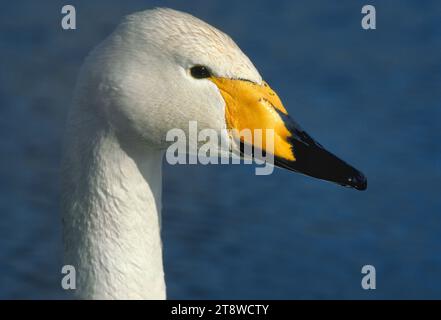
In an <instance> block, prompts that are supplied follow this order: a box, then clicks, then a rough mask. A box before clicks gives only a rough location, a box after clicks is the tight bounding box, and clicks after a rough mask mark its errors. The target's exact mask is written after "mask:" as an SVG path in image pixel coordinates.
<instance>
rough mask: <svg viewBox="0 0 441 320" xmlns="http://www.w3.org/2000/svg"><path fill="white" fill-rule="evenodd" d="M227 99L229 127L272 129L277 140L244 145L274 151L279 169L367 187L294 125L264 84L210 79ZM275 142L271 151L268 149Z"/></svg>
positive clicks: (249, 141)
mask: <svg viewBox="0 0 441 320" xmlns="http://www.w3.org/2000/svg"><path fill="white" fill-rule="evenodd" d="M210 80H211V81H212V82H214V83H215V84H216V86H217V87H218V88H219V90H220V92H221V94H222V96H223V98H224V100H225V104H226V106H225V118H226V119H225V120H226V124H227V128H228V129H230V130H233V131H234V132H241V131H242V130H244V129H247V130H251V131H255V130H256V129H260V130H261V132H264V131H266V130H267V129H272V130H273V132H274V139H273V140H274V141H272V142H271V141H265V140H268V139H265V137H266V135H265V134H263V135H262V139H259V141H257V140H256V139H255V138H254V141H253V137H254V135H251V136H248V137H247V136H246V135H244V136H242V135H241V136H240V143H241V144H248V145H253V146H254V147H256V148H260V149H262V150H265V151H266V150H272V152H273V154H274V164H275V165H276V166H279V167H282V168H285V169H288V170H292V171H296V172H300V173H303V174H306V175H309V176H311V177H315V178H318V179H323V180H328V181H332V182H335V183H338V184H340V185H343V186H348V187H352V188H355V189H358V190H365V189H366V188H367V180H366V177H365V176H364V175H363V173H361V172H360V171H358V170H357V169H355V168H354V167H352V166H351V165H349V164H347V163H346V162H344V161H343V160H341V159H339V158H338V157H336V156H335V155H333V154H332V153H330V152H329V151H327V150H326V149H325V148H323V146H321V145H320V144H319V143H318V142H316V141H315V140H314V139H313V138H311V136H310V135H309V134H307V133H306V132H305V131H304V130H303V129H302V128H301V127H300V126H299V125H298V124H297V123H296V122H294V121H293V120H292V119H291V118H290V117H289V116H288V113H287V111H286V109H285V108H284V106H283V104H282V102H281V101H280V99H279V97H278V96H277V94H276V93H275V92H274V91H273V90H272V89H271V88H270V87H269V85H268V84H267V83H265V82H263V83H262V84H261V85H259V84H256V83H253V82H251V81H246V80H237V79H227V78H214V77H212V78H210ZM269 143H271V144H272V145H271V148H268V146H269Z"/></svg>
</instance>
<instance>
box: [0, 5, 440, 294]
mask: <svg viewBox="0 0 441 320" xmlns="http://www.w3.org/2000/svg"><path fill="white" fill-rule="evenodd" d="M65 4H72V5H74V6H75V8H76V13H77V30H73V31H72V30H68V31H65V30H62V29H61V27H60V21H61V18H62V15H61V12H60V11H61V8H62V6H63V5H65ZM365 4H373V5H375V7H376V10H377V30H374V31H365V30H363V29H362V28H361V26H360V21H361V18H362V15H361V7H362V6H363V5H365ZM155 6H165V7H171V8H174V9H178V10H183V11H186V12H189V13H191V14H194V15H195V16H197V17H199V18H201V19H203V20H205V21H207V22H208V23H210V24H212V25H214V26H216V27H218V28H219V29H221V30H223V31H224V32H226V33H228V34H229V35H230V36H231V37H232V38H233V39H234V40H235V41H236V42H237V43H238V45H239V46H240V47H241V48H242V50H243V51H244V52H245V53H246V54H247V55H248V56H249V57H250V59H251V60H252V61H253V62H254V64H255V65H256V67H257V68H258V69H259V71H260V73H261V74H262V75H263V77H264V78H265V79H266V80H267V81H268V82H269V83H270V84H271V86H272V87H273V88H274V89H275V90H276V91H277V92H278V93H279V95H280V97H282V100H283V101H284V104H285V106H286V108H287V109H288V111H289V113H290V114H291V115H292V116H293V117H294V118H295V119H296V120H297V121H298V122H299V123H301V124H302V125H303V127H304V128H305V129H307V131H308V132H309V133H310V134H312V135H313V136H314V137H315V138H317V140H318V141H320V142H321V143H322V144H323V145H324V146H326V147H327V148H328V149H329V150H333V151H334V152H335V153H336V154H337V155H340V156H341V157H342V158H344V159H345V160H347V161H348V162H349V163H351V164H353V165H354V166H355V167H357V168H359V169H361V170H362V171H364V173H365V174H366V175H367V177H368V180H369V187H368V190H367V191H366V192H357V191H354V190H349V189H346V188H341V187H339V186H336V185H333V184H330V183H326V182H323V181H318V180H314V179H312V178H308V177H305V176H302V175H296V174H292V173H290V172H288V171H284V170H281V169H276V170H275V171H274V173H273V174H272V175H270V176H255V175H254V167H252V166H244V165H240V166H239V165H231V166H215V165H213V166H202V165H198V166H196V165H193V166H191V165H188V166H170V165H165V170H164V173H165V176H164V188H165V190H164V194H163V201H164V208H163V221H164V222H163V239H164V248H165V250H164V255H165V269H166V281H167V290H168V297H169V298H172V299H173V298H181V299H193V298H200V299H216V298H229V299H236V298H244V299H245V298H246V299H310V298H318V299H351V298H354V299H382V298H406V299H411V298H412V299H413V298H416V299H419V298H438V299H439V298H441V197H440V191H441V148H440V120H441V108H440V107H441V106H440V103H441V93H440V91H441V90H440V89H441V55H440V53H441V37H440V34H441V20H440V17H441V3H440V2H439V1H437V0H432V1H430V0H427V1H417V0H414V1H388V0H382V1H372V0H371V1H369V2H365V1H354V0H345V1H338V2H334V1H327V0H308V1H259V2H258V1H235V0H219V1H204V0H194V1H148V0H142V1H141V0H140V1H112V2H110V1H71V0H70V1H44V2H43V1H38V2H37V1H15V2H9V3H7V2H3V3H2V4H1V5H0V149H1V156H0V176H1V180H0V237H1V240H0V298H3V299H4V298H8V299H17V298H25V299H43V298H57V299H64V298H69V295H68V294H66V292H64V291H63V290H62V289H61V286H60V281H61V273H60V270H61V266H62V259H61V248H62V246H61V221H60V220H61V219H60V214H59V184H58V183H59V182H58V181H59V167H60V157H61V144H62V142H61V140H62V135H63V130H64V125H65V119H66V112H67V109H68V107H69V103H70V100H71V98H72V90H73V87H74V85H75V81H76V76H77V72H78V70H79V68H80V66H81V64H82V61H83V59H84V57H85V56H86V55H87V53H88V52H89V51H90V50H91V49H92V48H93V47H94V46H95V45H96V44H98V43H99V42H100V41H101V40H102V39H103V38H104V37H105V36H106V35H108V34H109V33H110V32H111V31H112V30H113V29H114V28H115V26H116V25H117V24H118V22H119V21H120V20H121V18H122V17H123V16H124V15H126V14H129V13H132V12H134V11H139V10H144V9H148V8H152V7H155ZM189 176H191V177H192V179H191V181H192V184H191V186H188V184H187V181H188V180H187V179H188V177H189ZM366 264H371V265H374V266H375V267H376V271H377V289H376V290H370V291H365V290H362V289H361V285H360V281H361V278H362V274H361V267H362V266H363V265H366Z"/></svg>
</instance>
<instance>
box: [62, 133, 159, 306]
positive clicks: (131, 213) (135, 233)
mask: <svg viewBox="0 0 441 320" xmlns="http://www.w3.org/2000/svg"><path fill="white" fill-rule="evenodd" d="M74 131H75V130H74ZM86 132H87V130H86ZM89 134H92V136H88V135H89ZM73 135H74V136H76V137H78V138H75V139H73V141H71V143H70V144H68V149H67V156H66V160H65V181H64V184H63V186H64V193H63V209H64V210H63V211H64V216H63V226H64V233H63V235H64V242H65V257H66V263H67V264H71V265H73V266H75V268H76V278H77V289H76V294H77V296H79V297H80V298H86V299H164V298H165V283H164V271H163V262H162V243H161V237H160V211H161V187H162V186H161V180H162V174H161V167H162V152H161V151H159V150H154V149H149V148H148V147H144V146H142V144H139V143H134V142H133V141H131V140H130V139H126V140H127V141H128V142H124V141H121V140H124V139H119V138H117V136H116V135H115V134H114V133H112V131H111V130H103V129H102V128H100V129H99V130H97V132H93V133H92V132H88V133H87V134H84V132H75V134H74V133H71V134H70V136H73ZM81 137H83V139H82V138H81ZM85 140H89V141H85ZM91 141H93V142H91Z"/></svg>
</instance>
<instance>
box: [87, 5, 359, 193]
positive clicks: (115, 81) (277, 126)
mask: <svg viewBox="0 0 441 320" xmlns="http://www.w3.org/2000/svg"><path fill="white" fill-rule="evenodd" d="M80 77H81V79H80V81H79V83H82V85H81V86H80V88H79V91H80V95H81V96H82V97H88V99H90V100H91V101H93V103H92V104H91V105H94V106H96V107H95V109H96V110H95V111H96V112H98V113H99V114H100V117H101V118H103V119H105V121H107V122H108V124H109V125H110V126H111V127H112V128H114V129H115V130H116V131H118V132H124V134H125V135H129V136H131V137H133V138H134V139H135V138H136V139H137V140H140V141H143V143H145V144H146V145H148V146H149V147H154V148H167V146H168V145H169V143H170V142H168V141H167V139H166V137H167V132H169V130H171V129H175V128H179V129H182V130H184V131H185V132H187V130H188V128H189V122H190V121H197V129H198V130H202V129H206V128H208V129H212V130H215V131H216V132H217V133H218V134H219V136H220V137H221V139H224V140H225V141H227V142H228V144H229V149H230V151H233V152H235V153H241V152H242V151H243V147H244V146H245V145H254V147H256V148H260V149H263V150H265V149H266V148H267V146H269V144H270V142H269V141H265V138H264V139H263V141H262V140H261V141H260V142H258V141H256V139H253V136H252V137H247V136H245V137H243V136H241V137H237V136H235V134H234V133H231V130H233V131H234V132H237V131H241V130H244V129H250V130H252V131H253V130H256V129H261V130H264V131H265V130H268V129H270V130H272V131H273V133H274V135H273V139H272V141H271V150H272V153H273V155H274V164H275V165H276V166H279V167H283V168H286V169H288V170H292V171H296V172H300V173H303V174H306V175H309V176H313V177H316V178H319V179H324V180H328V181H332V182H335V183H338V184H341V185H344V186H349V187H353V188H356V189H359V190H364V189H366V186H367V182H366V178H365V177H364V175H363V174H362V173H361V172H359V171H358V170H356V169H355V168H353V167H352V166H350V165H349V164H347V163H345V162H344V161H343V160H340V159H339V158H338V157H336V156H334V155H333V154H331V153H330V152H328V151H326V150H325V149H324V148H323V147H322V146H321V145H320V144H319V143H317V142H316V141H315V140H314V139H313V138H311V136H309V135H308V134H307V133H306V132H305V131H304V130H303V129H302V128H301V127H300V126H299V125H297V124H296V123H295V122H294V121H293V120H292V119H291V118H290V117H289V116H288V113H287V111H286V109H285V108H284V106H283V104H282V102H281V100H280V99H279V97H278V96H277V94H276V93H275V92H274V91H273V90H272V89H271V88H270V86H269V85H268V84H267V83H266V82H265V81H263V79H262V77H261V75H260V74H259V72H258V71H257V70H256V68H255V67H254V65H253V64H252V62H251V61H250V60H249V59H248V57H247V56H246V55H245V54H244V53H243V52H242V51H241V50H240V48H239V47H238V46H237V45H236V44H235V42H234V41H233V40H232V39H231V38H230V37H229V36H228V35H226V34H224V33H223V32H221V31H219V30H217V29H216V28H214V27H212V26H210V25H208V24H207V23H205V22H203V21H201V20H199V19H197V18H195V17H193V16H191V15H189V14H186V13H182V12H178V11H174V10H171V9H154V10H147V11H143V12H138V13H135V14H132V15H129V16H127V17H126V18H125V19H124V20H123V22H122V23H121V24H120V25H119V26H118V27H117V29H116V30H115V31H114V32H113V33H112V34H111V35H110V36H109V37H108V38H107V39H106V40H105V41H104V42H103V43H102V44H100V45H99V46H98V47H97V48H96V49H95V50H93V51H92V53H91V54H90V55H89V57H88V59H87V60H86V63H85V66H84V67H83V70H82V73H81V75H80ZM85 91H87V92H85ZM226 129H227V130H226ZM264 136H265V135H264Z"/></svg>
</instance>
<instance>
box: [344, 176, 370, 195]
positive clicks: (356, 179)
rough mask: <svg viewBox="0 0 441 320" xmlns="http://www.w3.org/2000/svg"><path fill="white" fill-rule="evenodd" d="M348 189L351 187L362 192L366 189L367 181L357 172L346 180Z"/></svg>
mask: <svg viewBox="0 0 441 320" xmlns="http://www.w3.org/2000/svg"><path fill="white" fill-rule="evenodd" d="M347 185H348V186H349V187H353V188H355V189H357V190H360V191H363V190H366V189H367V179H366V176H365V175H364V174H362V173H361V172H358V173H357V174H356V175H354V176H352V177H350V178H348V184H347Z"/></svg>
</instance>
